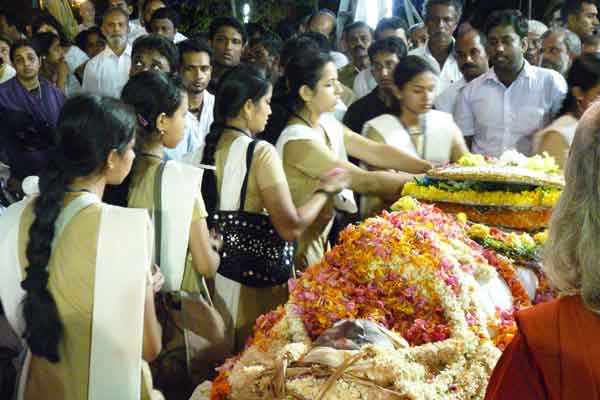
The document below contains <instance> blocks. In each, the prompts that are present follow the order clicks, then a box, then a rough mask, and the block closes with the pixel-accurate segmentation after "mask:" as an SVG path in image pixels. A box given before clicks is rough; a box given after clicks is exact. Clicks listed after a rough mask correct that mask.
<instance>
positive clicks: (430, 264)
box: [211, 201, 546, 400]
mask: <svg viewBox="0 0 600 400" xmlns="http://www.w3.org/2000/svg"><path fill="white" fill-rule="evenodd" d="M402 204H404V207H405V210H404V211H401V212H394V213H387V212H383V214H382V215H381V216H380V217H376V218H371V219H368V220H366V221H365V222H363V223H362V224H361V225H358V226H355V225H351V226H349V227H348V228H346V230H344V231H343V232H342V234H341V237H340V243H339V244H338V245H337V246H336V247H334V248H333V249H332V250H331V251H330V252H328V253H327V254H326V256H325V258H324V259H323V260H322V261H321V262H320V263H318V264H316V265H313V266H312V267H310V268H308V269H307V270H306V271H305V272H304V273H303V274H302V275H301V276H300V277H299V278H298V279H296V280H291V281H290V282H289V288H290V300H289V302H288V303H287V304H286V305H285V307H279V308H278V309H277V310H274V311H272V312H270V313H268V314H266V315H264V316H261V317H260V318H259V319H258V320H257V322H256V324H255V327H254V335H253V337H252V339H250V340H249V342H248V343H247V348H246V350H245V351H244V353H242V355H241V356H240V357H239V358H236V359H232V360H229V361H228V363H227V365H225V366H224V367H223V368H222V369H221V370H220V374H219V377H218V378H217V380H216V381H215V382H214V383H213V391H212V394H211V400H223V399H226V398H231V399H238V398H239V399H243V398H248V397H247V396H248V393H252V398H256V399H259V398H260V399H262V398H265V399H266V398H272V396H273V395H272V393H273V392H272V391H273V389H274V385H275V386H277V385H278V382H283V385H284V387H285V388H287V390H288V395H292V394H293V396H296V397H295V398H313V397H314V396H316V393H318V392H319V391H320V390H321V388H322V385H323V384H324V383H325V381H327V379H326V378H327V376H328V375H327V372H326V371H325V370H320V371H321V372H317V371H318V370H317V369H314V368H313V369H312V370H306V366H304V364H302V363H300V364H294V363H296V362H299V360H301V359H302V357H303V356H304V355H305V354H306V352H307V351H308V350H309V349H310V348H311V343H312V341H313V340H314V339H315V338H317V337H318V336H319V335H320V334H321V333H323V332H324V331H325V330H326V329H328V328H329V327H331V326H332V325H333V324H334V323H335V322H337V321H339V320H342V319H370V320H373V321H375V322H377V323H379V324H381V325H382V326H384V327H386V328H388V329H391V330H392V331H395V332H397V333H399V334H401V335H402V337H403V338H404V339H406V340H407V341H408V342H409V344H410V345H411V347H410V348H408V349H404V350H396V351H390V350H389V349H387V350H385V351H382V350H381V349H377V348H376V347H374V348H373V349H371V353H369V354H371V356H370V357H368V358H366V359H364V360H363V361H361V363H362V364H360V365H356V366H354V367H353V370H352V371H351V372H348V374H343V375H340V377H338V379H336V380H335V382H334V383H333V387H331V388H330V392H331V395H332V396H333V397H332V398H337V397H335V396H337V394H335V393H338V394H341V393H344V398H348V399H355V398H356V399H358V398H368V396H369V393H372V392H371V390H374V389H373V388H378V389H377V390H390V391H393V392H394V393H402V394H403V396H405V397H406V398H456V399H458V398H481V397H483V394H484V393H485V386H486V385H487V379H488V377H489V374H490V373H491V370H492V368H493V366H494V364H495V362H496V360H497V358H498V350H496V347H493V346H492V343H493V344H494V345H495V346H497V348H500V349H504V348H505V347H506V345H508V343H509V342H510V340H512V338H513V337H514V334H515V332H516V324H515V322H514V317H513V313H514V310H515V309H519V308H521V307H525V306H528V305H530V304H531V301H530V300H529V298H528V296H527V293H526V292H525V290H524V288H523V286H522V285H521V284H520V282H519V281H518V279H517V276H516V270H515V268H514V266H513V265H512V263H511V261H510V260H509V259H507V258H506V257H503V256H499V255H498V254H496V253H495V252H494V251H493V250H489V249H488V250H486V249H484V248H482V247H481V246H480V245H479V244H477V243H476V242H474V241H473V240H471V239H470V238H469V236H468V234H467V224H466V222H464V221H463V222H460V221H457V220H456V219H455V218H454V217H453V216H451V215H449V214H445V213H442V212H440V210H439V209H438V208H436V207H434V206H431V205H424V204H419V203H417V204H413V203H412V202H409V201H404V202H403V203H402ZM496 274H498V275H499V276H501V277H502V278H503V279H504V280H505V281H506V282H507V284H508V286H509V288H510V291H511V293H512V294H513V300H514V304H515V307H512V308H510V309H508V310H500V309H496V312H495V313H494V312H492V313H491V315H490V314H485V313H484V312H483V311H482V309H480V307H479V306H478V304H477V302H476V301H475V297H474V294H475V291H476V288H475V287H476V286H474V285H476V281H479V280H482V281H484V282H485V281H486V280H488V279H491V278H493V277H494V276H496ZM471 282H472V283H471ZM544 290H545V289H544ZM544 293H546V292H545V291H544ZM540 296H542V294H540ZM537 297H538V296H537V295H536V299H537ZM489 332H494V336H493V337H490V334H489ZM282 360H286V361H285V364H283V365H289V366H290V368H291V369H290V371H291V372H290V373H291V374H292V375H291V376H288V377H287V378H286V372H285V371H286V368H285V367H283V369H282V367H281V365H282V362H283V361H282ZM278 365H279V366H278ZM294 365H295V366H294ZM304 370H306V371H305V372H302V371H304ZM310 371H312V372H310ZM282 373H283V381H281V379H282V377H281V374H282ZM298 374H299V375H298ZM319 374H321V375H319ZM323 374H325V375H323ZM365 382H367V383H368V382H372V385H375V386H369V385H366V386H365ZM281 388H282V387H281V386H279V389H281ZM284 390H285V389H284ZM298 396H299V397H298ZM365 396H366V397H365ZM328 398H329V397H328Z"/></svg>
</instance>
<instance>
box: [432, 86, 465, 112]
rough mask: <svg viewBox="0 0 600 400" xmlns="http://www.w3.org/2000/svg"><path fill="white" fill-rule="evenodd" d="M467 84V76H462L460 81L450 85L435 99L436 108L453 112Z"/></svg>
mask: <svg viewBox="0 0 600 400" xmlns="http://www.w3.org/2000/svg"><path fill="white" fill-rule="evenodd" d="M466 85H467V81H466V79H465V78H462V79H461V80H460V81H458V82H454V83H453V84H452V85H450V86H449V87H448V88H447V89H446V90H444V91H443V92H442V93H440V95H439V96H438V97H437V98H436V99H435V102H434V104H435V109H436V110H438V111H444V112H447V113H450V114H452V113H453V112H454V106H455V104H456V98H457V97H458V94H459V93H460V91H461V90H462V89H463V88H464V87H465V86H466Z"/></svg>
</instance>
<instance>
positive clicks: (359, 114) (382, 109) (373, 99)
mask: <svg viewBox="0 0 600 400" xmlns="http://www.w3.org/2000/svg"><path fill="white" fill-rule="evenodd" d="M393 112H394V111H393V110H392V109H391V108H389V107H388V106H387V105H386V104H385V103H384V102H383V101H381V99H380V98H379V96H377V88H375V89H373V90H372V91H371V93H369V94H368V95H366V96H365V97H363V98H361V99H358V100H356V101H355V102H354V103H352V105H351V106H350V107H348V111H347V112H346V115H345V116H344V125H346V126H347V127H348V128H350V130H352V131H353V132H356V133H362V130H363V126H364V124H365V123H366V122H367V121H370V120H372V119H373V118H376V117H379V116H380V115H382V114H392V113H393Z"/></svg>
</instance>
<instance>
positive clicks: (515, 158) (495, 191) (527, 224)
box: [403, 150, 564, 231]
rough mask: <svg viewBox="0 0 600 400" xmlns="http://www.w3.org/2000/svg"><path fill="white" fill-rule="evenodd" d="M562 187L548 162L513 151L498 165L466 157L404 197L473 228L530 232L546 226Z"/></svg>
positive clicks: (409, 185) (431, 174)
mask: <svg viewBox="0 0 600 400" xmlns="http://www.w3.org/2000/svg"><path fill="white" fill-rule="evenodd" d="M563 186H564V178H563V176H562V175H561V174H560V171H559V170H558V165H557V164H556V162H555V161H554V159H553V158H551V157H549V156H547V155H546V154H544V155H543V156H540V155H536V156H534V157H525V156H524V155H522V154H520V153H517V152H516V151H514V150H512V151H507V152H505V153H504V154H503V155H502V156H501V157H500V158H499V159H493V158H485V157H483V156H481V155H473V154H468V155H466V156H464V157H463V158H461V159H460V160H459V161H458V163H457V164H451V165H448V166H444V167H440V168H435V169H432V170H431V171H429V172H428V173H427V177H426V178H424V179H416V180H415V181H414V182H409V183H407V184H406V185H405V187H404V190H403V194H404V195H408V196H412V197H414V198H416V199H418V200H420V201H426V202H429V203H435V204H436V205H437V206H438V207H439V208H440V209H442V210H443V211H445V212H449V213H452V214H456V213H465V214H466V215H467V216H468V218H469V220H471V221H474V222H481V223H485V224H488V225H495V226H501V227H506V228H510V229H517V230H525V231H535V230H539V229H542V228H545V227H547V226H548V222H549V220H550V215H551V212H552V207H553V206H554V204H556V202H557V201H558V198H559V197H560V193H561V191H562V188H563Z"/></svg>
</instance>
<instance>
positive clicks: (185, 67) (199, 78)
mask: <svg viewBox="0 0 600 400" xmlns="http://www.w3.org/2000/svg"><path fill="white" fill-rule="evenodd" d="M178 47H179V57H180V58H179V60H180V61H179V64H180V65H179V76H181V79H182V81H183V84H184V86H185V88H186V90H187V94H188V104H189V111H188V112H187V113H186V115H185V127H184V138H183V140H182V141H181V142H180V143H179V145H178V146H177V147H175V148H174V149H165V154H166V158H167V159H170V160H179V161H181V160H182V159H183V156H184V155H185V154H187V153H192V152H194V151H195V150H196V149H197V148H198V147H200V146H204V138H205V137H206V135H207V134H208V132H209V130H210V125H211V124H212V122H213V109H214V106H215V96H213V95H212V94H210V93H209V92H208V90H207V89H206V88H207V87H208V84H209V82H210V78H211V76H210V75H211V72H212V67H211V55H212V50H211V48H210V46H209V45H208V43H206V42H205V41H203V40H197V39H188V40H184V41H183V42H181V43H179V45H178Z"/></svg>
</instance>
